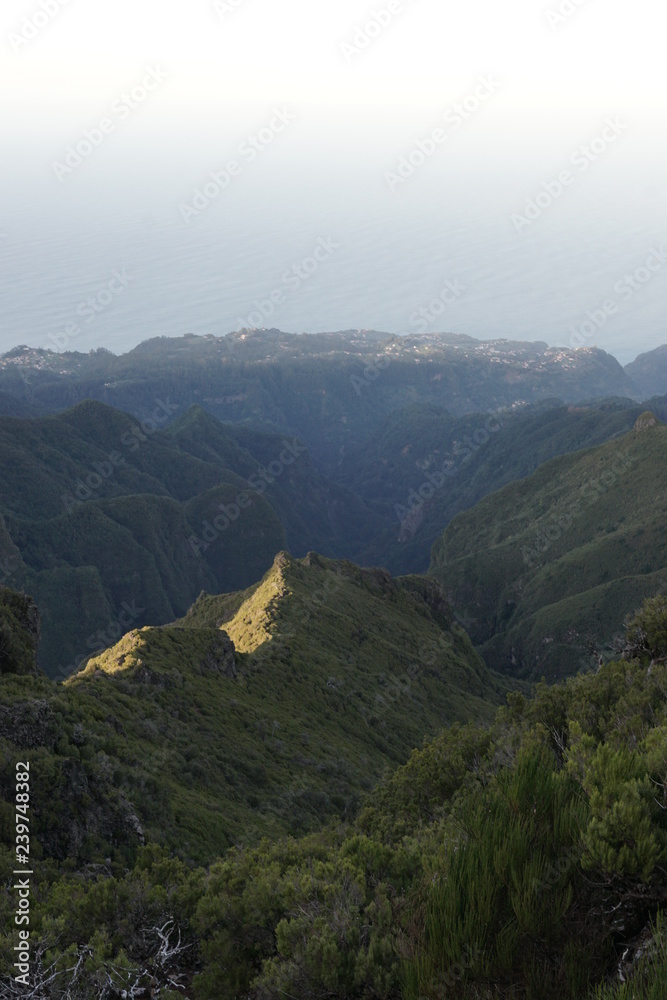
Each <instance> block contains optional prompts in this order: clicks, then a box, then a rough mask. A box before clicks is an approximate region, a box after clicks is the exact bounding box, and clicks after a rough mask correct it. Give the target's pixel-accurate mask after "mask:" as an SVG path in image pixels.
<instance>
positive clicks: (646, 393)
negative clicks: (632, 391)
mask: <svg viewBox="0 0 667 1000" xmlns="http://www.w3.org/2000/svg"><path fill="white" fill-rule="evenodd" d="M624 371H625V373H626V375H627V376H628V378H630V379H631V380H632V383H633V385H636V386H637V388H638V389H639V391H640V393H641V397H642V399H648V398H649V397H650V396H664V395H665V393H667V344H662V346H661V347H656V348H655V350H653V351H647V352H646V354H640V355H639V356H638V357H637V358H635V360H634V361H631V362H630V364H629V365H626V366H625V369H624Z"/></svg>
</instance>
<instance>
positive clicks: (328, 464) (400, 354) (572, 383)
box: [0, 330, 667, 476]
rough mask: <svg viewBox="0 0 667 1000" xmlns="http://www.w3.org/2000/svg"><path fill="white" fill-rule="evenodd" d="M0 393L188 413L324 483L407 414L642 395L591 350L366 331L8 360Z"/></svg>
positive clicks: (46, 402)
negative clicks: (269, 438)
mask: <svg viewBox="0 0 667 1000" xmlns="http://www.w3.org/2000/svg"><path fill="white" fill-rule="evenodd" d="M0 391H4V392H7V393H10V394H11V395H13V396H15V397H16V398H17V399H18V400H20V401H21V402H23V403H24V404H28V405H32V406H37V407H41V408H47V409H49V410H51V411H53V410H60V409H63V408H65V407H68V406H72V405H73V404H75V403H77V402H81V401H83V400H85V399H96V400H99V401H100V402H103V403H107V404H109V405H110V406H113V407H115V408H117V409H121V410H125V411H127V412H128V413H131V414H133V416H135V417H137V418H139V419H142V420H144V419H146V418H149V417H150V416H151V413H152V411H153V410H154V408H155V406H156V400H160V399H161V400H166V399H168V400H169V401H170V402H171V403H172V404H175V405H178V406H179V407H180V409H181V412H185V411H186V410H187V409H188V408H189V407H190V406H192V405H193V404H198V405H200V406H202V407H204V408H205V409H207V410H209V411H210V412H211V413H213V414H214V415H215V416H216V417H218V418H219V419H220V420H223V421H225V422H226V423H246V424H249V425H250V426H253V427H262V428H264V429H269V430H273V431H275V432H277V433H280V434H289V435H291V436H293V435H297V436H298V437H300V438H302V439H303V440H304V441H305V442H306V444H307V445H308V448H309V450H310V452H311V454H312V455H313V458H314V460H315V461H316V462H317V463H318V464H319V466H320V467H321V468H322V470H323V471H324V472H326V473H327V474H328V475H330V476H333V475H334V474H335V470H336V468H337V466H338V463H339V461H340V458H341V456H342V455H344V454H345V453H346V452H348V451H349V450H350V449H352V448H354V447H356V446H358V445H362V444H363V443H364V441H365V440H366V439H367V437H368V435H369V433H370V432H372V431H374V430H375V429H376V428H378V427H379V426H380V425H381V423H382V421H383V420H384V419H385V418H386V417H388V416H389V414H390V413H392V412H393V411H394V410H397V409H400V408H402V407H405V406H408V405H411V404H413V403H426V404H430V403H433V404H435V405H437V406H445V407H446V408H447V409H448V410H449V411H450V412H451V413H453V414H455V415H457V416H461V415H463V414H466V413H480V412H488V411H494V410H496V409H498V408H507V407H511V406H513V405H515V404H516V403H517V402H519V401H523V402H529V403H530V402H536V401H538V400H543V399H549V398H558V399H561V400H563V401H564V402H568V403H569V402H578V401H580V400H584V399H595V398H602V397H607V396H626V397H630V398H632V399H641V398H642V397H643V395H644V394H643V393H642V391H641V389H639V388H638V387H637V386H635V385H634V383H633V382H632V380H631V379H630V378H629V377H628V376H627V375H626V374H625V372H624V371H623V369H622V368H621V366H620V365H619V363H618V362H617V361H616V360H615V359H614V358H613V357H611V355H609V354H606V353H605V352H604V351H601V350H598V349H597V348H586V349H582V350H578V351H575V350H570V349H566V348H549V347H548V346H547V345H546V344H545V343H542V342H536V343H525V342H513V341H507V340H495V341H487V342H480V341H478V340H474V339H473V338H471V337H465V336H456V335H451V334H430V335H426V336H421V337H420V336H405V337H395V336H389V335H387V334H382V333H376V332H373V331H368V330H364V331H359V330H354V331H346V332H342V333H328V334H324V333H323V334H312V335H300V336H299V335H295V334H286V333H281V332H280V331H278V330H241V331H239V332H237V333H232V334H229V335H228V336H225V337H214V336H212V335H211V336H205V337H197V336H193V335H189V336H185V337H178V338H168V337H155V338H153V339H151V340H147V341H145V342H144V343H142V344H139V346H138V347H136V348H134V350H132V351H129V352H128V353H127V354H124V355H122V356H120V357H116V356H115V355H113V354H111V353H110V352H109V351H103V350H101V351H94V352H91V354H87V355H86V354H79V353H76V352H74V353H69V352H67V353H63V354H56V353H50V352H47V351H37V350H31V349H28V348H25V349H22V348H16V349H15V350H13V351H11V352H10V353H9V354H8V355H7V354H6V355H4V356H3V357H1V358H0ZM655 391H656V390H653V389H652V390H651V394H653V393H654V392H655ZM659 391H660V392H663V393H664V392H667V384H665V385H664V387H663V388H662V389H661V390H659ZM646 395H648V394H646Z"/></svg>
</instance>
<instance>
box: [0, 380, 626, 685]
mask: <svg viewBox="0 0 667 1000" xmlns="http://www.w3.org/2000/svg"><path fill="white" fill-rule="evenodd" d="M172 410H173V411H174V412H172ZM638 412H639V411H638V408H637V407H635V406H634V405H632V404H630V403H629V401H627V400H625V401H609V402H607V403H599V404H596V405H591V406H586V407H577V408H571V407H570V408H568V407H563V406H560V405H556V404H555V403H554V401H551V403H548V404H544V405H543V406H541V407H539V408H537V407H536V408H527V409H521V410H520V411H519V412H517V413H512V412H507V413H502V414H496V415H493V416H489V415H487V416H486V417H485V416H483V415H471V416H466V417H453V416H451V415H450V414H449V413H448V412H447V411H446V410H443V409H442V408H439V407H436V406H433V405H429V406H425V405H422V404H415V405H413V406H412V407H410V408H408V409H404V410H399V411H397V412H396V413H394V414H392V415H391V416H390V417H388V418H387V419H386V421H385V422H384V423H383V424H382V426H381V427H380V428H379V429H378V430H377V431H376V432H375V434H373V435H371V437H370V439H369V440H368V441H367V443H366V444H364V445H363V447H359V448H357V449H355V450H354V451H353V452H351V453H350V456H349V457H348V458H346V459H344V460H343V462H342V464H341V467H340V469H339V471H338V474H337V480H338V481H337V482H336V483H334V482H333V481H332V480H331V479H329V478H327V476H325V475H324V474H323V473H321V472H318V471H317V469H316V468H315V466H314V465H313V462H312V460H311V457H310V454H309V453H308V451H307V450H306V449H305V446H304V445H303V444H302V443H301V442H300V440H299V439H298V438H293V437H292V438H287V437H285V436H278V435H276V434H273V433H268V432H266V431H258V430H253V429H251V428H250V427H248V426H245V425H232V424H221V423H220V421H218V420H217V419H216V418H215V417H214V416H212V415H211V414H210V413H207V412H206V411H204V410H203V409H201V408H200V407H191V408H190V409H189V410H188V411H187V412H185V413H180V414H178V412H177V407H175V406H172V404H167V403H165V404H164V405H163V407H162V409H161V411H160V414H157V411H154V418H155V419H154V418H150V419H149V420H148V421H145V422H143V423H139V422H138V421H137V420H135V419H133V418H132V417H130V416H128V415H127V414H124V413H121V412H119V411H116V410H114V409H112V408H110V407H108V406H106V405H104V404H101V403H95V402H93V401H87V402H85V403H80V404H77V405H76V406H75V407H73V408H72V409H70V410H66V411H65V412H64V413H62V414H59V415H56V416H49V417H44V418H39V419H32V420H31V419H16V418H14V419H12V418H1V417H0V475H2V480H3V489H2V491H1V493H0V583H4V584H5V585H11V586H14V587H27V588H28V589H29V590H30V591H31V592H32V593H33V594H34V595H35V598H36V600H37V601H38V603H39V606H40V609H41V611H42V618H43V636H42V644H41V647H40V665H41V666H42V667H43V668H44V669H45V670H46V671H47V672H48V673H49V674H50V675H51V676H61V677H62V676H66V675H67V674H69V673H71V672H72V671H73V670H74V669H75V668H76V666H77V665H78V664H79V663H81V662H82V661H83V660H84V659H85V657H87V656H88V655H90V654H91V653H92V652H96V651H99V650H101V649H103V648H105V647H106V646H109V645H110V644H112V643H113V642H114V641H115V640H116V639H117V638H119V636H120V635H122V634H124V633H125V632H126V631H128V629H130V628H132V627H140V626H143V625H145V624H150V625H157V624H162V623H165V622H168V621H170V620H173V619H174V617H176V616H177V615H179V614H183V613H184V611H185V610H186V609H187V607H188V606H189V605H190V604H191V602H192V601H193V600H194V599H195V597H196V596H197V594H198V593H199V592H200V590H201V589H202V588H205V589H207V590H209V591H212V592H220V591H231V590H235V589H238V588H242V587H245V586H248V585H249V584H250V583H252V582H253V581H254V580H256V579H258V578H259V577H260V576H261V574H262V573H263V572H264V571H265V570H266V569H267V568H268V566H270V565H271V562H272V560H273V558H274V556H275V554H276V552H277V551H279V550H280V549H281V548H282V547H284V546H288V547H289V548H290V549H291V550H292V551H293V552H294V553H295V554H297V555H304V554H305V553H306V552H307V551H309V550H311V549H317V550H318V551H323V552H324V553H325V554H326V555H328V556H331V557H340V556H342V555H344V556H345V557H349V558H352V559H354V560H355V561H358V562H361V563H366V564H371V565H385V566H387V567H388V568H389V569H390V570H391V571H393V572H399V573H407V572H416V571H424V570H425V569H426V567H427V565H428V559H429V550H430V547H431V544H432V542H433V541H434V540H435V538H436V537H437V535H438V533H439V532H440V531H441V530H442V528H443V527H444V526H445V525H446V524H448V523H449V521H450V520H451V518H452V517H453V516H454V515H455V514H456V513H458V512H459V511H460V510H462V509H465V508H467V507H470V506H472V505H473V504H474V503H476V502H477V501H478V500H479V499H481V498H482V497H483V496H485V495H486V494H487V493H489V492H491V491H493V490H494V489H497V488H498V487H500V486H502V485H503V484H505V483H507V482H510V481H513V480H514V479H517V478H519V477H521V476H525V475H527V474H529V473H530V472H532V471H533V470H534V469H535V468H536V467H537V466H538V465H539V463H540V462H542V461H544V460H546V459H548V458H550V457H552V456H553V455H555V454H560V453H562V452H567V451H572V450H574V449H577V448H581V447H584V446H586V445H590V444H595V443H598V442H600V441H604V440H607V439H609V438H611V437H614V436H617V435H618V434H621V433H623V431H625V430H627V429H628V428H629V427H631V426H632V423H633V422H634V420H635V419H636V416H637V413H638ZM170 421H171V422H170ZM487 428H488V429H487Z"/></svg>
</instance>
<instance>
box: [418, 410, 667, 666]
mask: <svg viewBox="0 0 667 1000" xmlns="http://www.w3.org/2000/svg"><path fill="white" fill-rule="evenodd" d="M666 458H667V428H666V427H664V426H662V425H658V424H656V423H655V418H650V415H649V418H646V419H645V418H641V417H640V418H639V419H638V421H637V427H636V429H635V430H633V431H631V432H630V433H628V434H626V435H623V436H622V437H620V438H618V439H617V440H614V441H612V442H609V443H608V444H605V445H602V446H600V447H598V448H593V449H587V450H584V451H581V452H578V453H575V454H572V455H566V456H563V457H561V458H557V459H554V460H553V461H551V462H547V463H545V464H544V465H542V466H541V467H540V468H539V469H538V471H537V472H536V473H534V474H533V475H532V476H529V477H528V478H527V479H524V480H520V481H518V482H515V483H513V484H511V485H509V486H507V487H505V488H504V489H502V490H500V491H498V492H497V493H494V494H492V495H491V496H488V497H486V498H485V499H484V500H482V501H481V503H479V504H477V506H476V507H474V508H473V509H472V510H470V511H468V512H465V513H463V514H460V515H459V516H458V517H456V518H455V519H454V520H453V521H452V523H451V524H450V525H449V526H448V528H447V529H446V530H445V532H444V533H443V535H442V537H441V538H440V539H439V540H438V541H437V542H436V543H435V545H434V547H433V553H432V563H431V568H430V572H431V574H432V575H433V576H434V577H436V578H437V579H438V580H439V581H440V582H441V583H442V585H443V587H444V589H445V592H446V593H447V595H448V597H449V598H450V599H451V601H452V603H453V606H454V607H455V608H456V609H457V612H458V613H460V616H461V618H462V620H463V621H464V622H465V624H466V627H467V628H468V630H469V632H470V635H471V637H472V638H473V641H474V642H475V643H476V644H477V646H478V648H480V649H481V651H482V653H483V655H484V657H485V659H486V661H487V663H488V664H490V665H493V667H494V668H496V669H500V670H503V671H509V672H511V673H513V674H516V675H518V676H531V677H540V676H541V675H543V674H544V675H545V676H546V677H547V678H550V679H554V678H555V677H559V676H562V675H563V674H565V673H571V672H572V671H573V670H576V669H579V668H580V667H581V666H587V665H591V664H592V663H597V662H598V659H597V658H598V656H599V655H601V654H602V655H604V653H605V649H607V648H608V647H609V644H610V643H611V642H612V639H613V636H614V633H615V632H616V631H617V630H618V622H619V616H620V615H621V613H622V610H623V608H627V607H633V606H636V605H637V604H638V603H640V601H641V599H642V598H643V597H645V596H648V595H649V594H651V593H655V592H656V590H659V589H661V586H662V585H664V580H665V575H664V571H665V569H666V568H667V516H666V515H667V499H665V498H666V497H667V461H666ZM593 653H595V655H594V656H593Z"/></svg>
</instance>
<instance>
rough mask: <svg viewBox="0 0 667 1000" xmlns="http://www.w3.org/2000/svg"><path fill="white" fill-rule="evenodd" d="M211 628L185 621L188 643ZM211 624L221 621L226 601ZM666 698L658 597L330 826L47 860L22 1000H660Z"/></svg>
mask: <svg viewBox="0 0 667 1000" xmlns="http://www.w3.org/2000/svg"><path fill="white" fill-rule="evenodd" d="M420 586H424V585H423V584H420ZM213 610H214V609H213V606H212V605H211V604H210V599H209V601H208V602H207V601H204V602H203V603H202V604H201V605H200V607H199V608H198V609H197V610H196V611H195V612H193V616H194V617H195V619H197V620H200V623H201V625H200V627H202V628H203V627H204V623H205V621H207V620H208V615H209V614H210V613H212V612H213ZM222 614H223V616H230V615H231V616H232V618H229V619H228V620H230V621H231V620H233V619H234V618H236V617H237V616H236V614H233V607H232V605H231V604H230V602H229V601H226V603H225V606H224V607H223V608H222ZM250 617H252V616H250ZM237 627H239V628H240V627H241V626H240V623H239V621H238V620H237ZM245 634H246V636H247V637H248V638H249V637H250V633H245ZM146 666H150V663H147V664H146ZM119 669H122V667H120V665H119ZM118 677H119V675H113V677H111V678H110V682H112V683H116V682H117V681H118ZM5 680H6V679H5ZM19 682H20V683H23V684H25V683H26V681H25V680H23V679H21V678H14V680H13V683H14V684H15V685H16V684H19ZM33 683H35V684H37V683H38V682H37V681H34V682H33ZM42 683H45V682H42ZM87 683H88V682H87V681H86V680H85V679H82V680H81V681H80V682H78V683H77V684H76V685H74V686H72V685H70V686H69V687H68V688H67V692H68V696H69V695H70V694H71V693H76V695H77V697H78V696H80V694H81V692H82V690H83V689H84V688H85V686H86V684H87ZM11 690H13V691H15V692H16V691H17V690H18V688H12V689H11ZM666 691H667V601H666V600H665V598H664V597H659V598H655V599H653V600H650V601H648V602H647V603H646V604H645V606H644V608H643V609H642V611H641V612H639V613H638V614H637V615H636V616H635V617H634V619H633V620H632V621H631V622H630V624H629V627H628V629H627V633H626V646H625V650H624V654H623V656H622V657H621V658H619V659H618V660H616V661H614V662H611V663H608V664H605V665H604V666H603V667H602V668H601V669H600V670H599V671H598V672H597V673H595V674H588V675H582V676H579V677H577V678H575V679H571V680H569V681H568V682H567V683H565V684H560V685H557V686H555V687H547V686H546V685H545V684H541V685H539V686H538V688H537V691H536V692H535V694H534V696H533V697H531V698H525V697H524V696H523V695H521V694H519V693H515V694H513V695H510V696H509V697H508V700H507V705H506V706H505V707H503V708H500V709H499V710H498V711H497V714H496V716H495V719H494V721H492V722H491V723H490V724H489V725H487V726H480V725H476V724H467V725H460V724H455V725H454V726H452V727H450V728H449V729H446V730H444V731H443V732H441V733H440V734H439V735H437V736H436V737H435V738H434V739H432V740H430V741H427V742H426V743H425V744H424V747H423V749H421V750H416V751H414V753H413V754H412V756H411V757H410V760H409V761H408V763H407V764H405V765H404V766H403V767H399V769H398V770H397V771H395V772H394V773H393V774H391V775H389V776H387V777H386V778H385V779H384V780H383V781H382V782H381V783H380V784H379V785H378V787H377V788H376V789H375V790H374V791H373V792H371V793H370V794H369V795H368V796H367V797H366V799H365V801H364V802H363V803H362V807H361V809H360V810H359V811H358V812H357V814H356V815H355V816H354V817H350V818H348V819H346V821H345V822H343V823H341V822H340V821H339V822H337V823H335V824H334V825H332V826H328V827H326V828H325V829H323V830H322V831H320V832H313V833H309V834H307V835H306V836H304V837H301V838H299V839H294V838H292V837H288V838H285V839H278V840H273V841H268V840H263V841H261V842H260V843H257V844H255V845H248V846H246V847H234V848H232V849H231V850H230V851H228V852H226V853H225V854H223V856H222V857H221V858H220V859H219V860H217V861H214V860H213V858H211V859H210V863H208V864H207V865H206V866H205V867H203V868H198V867H192V866H191V865H189V864H187V863H185V862H184V860H182V859H178V858H177V857H175V856H170V855H169V854H167V853H166V852H165V850H164V849H163V848H160V847H158V846H157V845H156V844H155V843H154V842H151V843H149V844H146V845H145V846H143V847H139V848H138V849H136V847H131V846H128V847H127V848H126V850H125V853H124V854H123V853H122V852H119V851H116V854H115V855H114V857H111V858H109V859H107V861H106V862H105V861H102V863H101V864H100V863H99V862H97V857H94V855H95V851H94V850H93V852H92V853H93V856H91V858H90V862H89V864H88V865H87V866H85V867H83V868H81V867H77V865H78V866H80V863H81V862H80V859H79V860H78V862H75V861H74V858H73V856H72V855H70V861H69V862H68V861H66V860H65V859H64V857H63V856H62V855H60V860H59V861H58V860H57V858H58V854H57V852H54V851H53V850H51V853H50V856H45V857H43V858H41V859H40V860H39V864H38V868H39V872H40V874H39V891H38V892H37V893H36V897H35V900H34V922H33V925H32V932H33V935H34V944H35V954H36V955H37V956H38V959H39V962H38V964H40V965H41V967H42V968H43V969H44V978H48V976H52V977H53V978H52V980H51V984H50V986H49V987H48V988H47V989H45V990H44V992H43V994H42V995H43V996H45V997H57V996H60V995H63V990H64V988H65V984H66V983H70V984H72V983H73V985H71V986H70V992H69V994H68V996H70V997H72V998H75V997H76V998H86V1000H91V998H93V997H99V996H106V997H111V996H120V995H121V994H120V992H118V991H119V990H120V988H121V986H122V987H124V988H125V989H129V988H130V987H131V986H133V985H134V987H135V989H136V992H135V996H140V995H141V994H140V993H139V992H138V991H139V989H140V988H144V987H145V988H146V990H148V989H149V987H150V988H151V989H153V991H154V993H153V995H154V996H159V997H160V998H162V1000H165V998H170V1000H173V998H175V997H176V996H190V997H195V998H199V1000H233V998H241V997H245V998H252V1000H260V998H262V1000H268V998H274V997H278V996H290V997H299V998H300V1000H301V998H303V1000H307V998H316V997H317V998H319V997H325V996H326V997H330V998H341V1000H342V998H350V1000H361V998H367V1000H370V998H375V1000H378V998H385V1000H398V998H404V1000H408V998H409V1000H416V998H418V997H420V998H429V1000H442V998H445V997H454V998H457V997H459V998H461V1000H464V998H465V1000H467V998H472V1000H482V998H497V1000H501V998H502V1000H509V998H511V1000H529V998H537V997H539V998H541V1000H562V998H572V1000H592V998H593V997H594V996H595V997H597V998H599V1000H630V998H633V1000H639V998H642V1000H644V998H647V1000H655V998H658V997H662V996H664V995H665V991H667V961H666V948H667V940H666V938H665V933H664V931H663V929H662V922H661V916H660V914H661V910H662V907H664V903H665V889H664V885H665V877H666V876H667V810H666V809H665V805H666V804H667V799H666V792H665V787H666V786H665V782H666V775H667V752H666V750H665V747H666V746H667V699H666V697H665V693H666ZM24 696H25V695H24ZM100 708H101V711H104V709H103V708H102V702H100ZM100 714H101V712H100ZM62 718H64V715H63V716H62ZM88 742H89V741H88V740H84V741H83V742H82V743H80V747H81V750H82V751H83V749H84V748H85V747H86V745H87V743H88ZM62 749H64V748H63V747H62V746H61V751H62ZM91 749H92V748H91ZM6 752H7V751H6V750H5V753H6ZM31 753H33V754H34V753H35V750H32V751H31ZM41 753H42V756H41V759H40V763H39V766H38V767H36V768H35V774H38V773H39V771H40V768H41V767H42V766H43V765H45V764H46V762H47V757H46V755H45V754H44V752H43V751H42V752H41ZM98 754H99V751H98ZM81 758H82V760H84V759H85V757H84V754H83V752H82V754H81ZM121 766H122V765H121ZM36 801H41V798H38V797H37V795H36ZM6 808H7V809H8V813H6V814H3V816H4V826H3V830H6V829H7V827H9V826H10V822H9V820H10V818H11V810H10V809H9V807H6ZM102 846H104V848H106V845H102V844H101V843H100V844H98V845H97V849H98V851H99V849H100V848H101V847H102ZM5 862H6V864H7V865H10V859H9V857H8V856H7V855H5ZM96 862H97V863H96ZM3 906H5V911H4V913H3V924H4V926H8V924H9V917H10V912H9V902H7V903H5V904H3ZM12 941H13V938H12V935H11V934H7V935H6V936H5V937H4V938H3V940H2V958H3V961H4V962H5V963H6V965H5V968H7V967H8V966H9V964H10V963H11V961H12V950H11V949H12ZM47 970H50V971H48V973H47ZM620 974H622V976H623V978H624V979H625V980H626V981H627V980H629V985H627V982H626V984H625V985H624V984H623V983H622V982H621V980H620V978H619V975H620ZM5 982H6V983H8V980H5ZM111 984H114V986H113V988H112V986H111ZM8 995H11V994H8ZM128 995H129V994H128ZM144 995H148V994H147V993H146V994H144Z"/></svg>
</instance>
